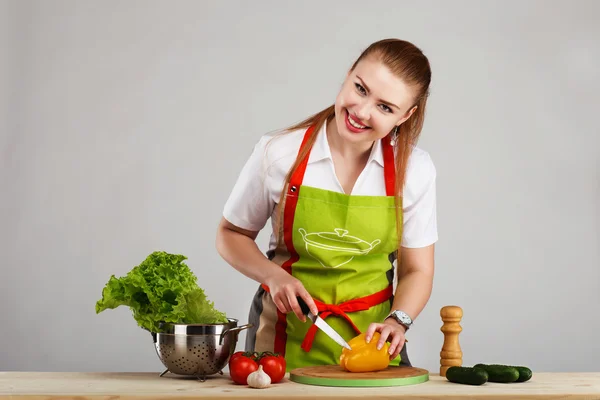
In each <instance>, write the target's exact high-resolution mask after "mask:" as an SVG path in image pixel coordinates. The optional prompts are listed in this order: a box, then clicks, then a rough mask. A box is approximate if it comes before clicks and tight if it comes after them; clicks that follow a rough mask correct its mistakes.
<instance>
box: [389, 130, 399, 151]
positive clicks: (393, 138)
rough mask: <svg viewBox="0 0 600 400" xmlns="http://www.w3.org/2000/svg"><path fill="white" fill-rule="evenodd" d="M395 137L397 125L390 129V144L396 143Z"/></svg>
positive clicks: (396, 137) (396, 135) (396, 136)
mask: <svg viewBox="0 0 600 400" xmlns="http://www.w3.org/2000/svg"><path fill="white" fill-rule="evenodd" d="M396 139H398V126H395V127H394V129H393V130H392V135H391V138H390V142H391V144H392V146H395V145H396Z"/></svg>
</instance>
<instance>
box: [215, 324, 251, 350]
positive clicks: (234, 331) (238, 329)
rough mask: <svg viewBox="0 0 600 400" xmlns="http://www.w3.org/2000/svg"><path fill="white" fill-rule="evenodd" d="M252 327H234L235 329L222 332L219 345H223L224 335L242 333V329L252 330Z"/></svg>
mask: <svg viewBox="0 0 600 400" xmlns="http://www.w3.org/2000/svg"><path fill="white" fill-rule="evenodd" d="M253 326H254V324H246V325H242V326H236V327H235V328H230V329H227V330H225V331H223V333H221V337H220V338H219V345H222V344H223V339H224V338H225V335H227V334H228V333H236V334H237V333H239V332H240V331H243V330H244V329H248V328H252V327H253Z"/></svg>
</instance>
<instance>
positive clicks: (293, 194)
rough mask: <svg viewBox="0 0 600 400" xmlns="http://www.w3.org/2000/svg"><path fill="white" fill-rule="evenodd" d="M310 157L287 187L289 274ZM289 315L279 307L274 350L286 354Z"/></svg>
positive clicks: (310, 130)
mask: <svg viewBox="0 0 600 400" xmlns="http://www.w3.org/2000/svg"><path fill="white" fill-rule="evenodd" d="M313 132H314V126H311V127H310V128H308V129H307V130H306V133H305V134H304V138H303V139H302V144H301V145H300V151H301V150H302V149H303V148H304V146H305V145H306V142H307V141H308V139H309V138H310V136H311V134H312V133H313ZM309 158H310V150H309V151H308V153H307V154H306V156H305V157H304V159H303V160H302V161H301V162H300V164H299V165H298V168H296V170H295V171H294V172H293V174H292V176H291V178H290V184H289V186H288V188H287V193H286V200H285V208H284V210H283V240H284V243H285V245H286V247H287V250H288V253H289V254H290V258H289V259H287V260H286V261H285V262H284V263H283V264H282V266H281V267H282V268H283V269H284V270H285V271H286V272H287V273H289V274H291V273H292V265H293V264H294V263H295V262H296V261H298V259H299V256H298V253H297V252H296V249H294V242H293V240H292V237H293V236H292V234H293V226H294V216H295V213H296V205H297V204H298V193H300V186H301V185H302V181H303V180H304V173H305V172H306V166H307V164H308V159H309ZM263 287H264V288H265V290H267V291H268V288H266V287H265V285H263ZM286 329H287V317H286V315H285V314H284V313H282V312H281V311H279V309H277V323H276V324H275V343H274V348H273V349H274V350H275V353H279V354H282V355H285V344H286V342H287V332H286Z"/></svg>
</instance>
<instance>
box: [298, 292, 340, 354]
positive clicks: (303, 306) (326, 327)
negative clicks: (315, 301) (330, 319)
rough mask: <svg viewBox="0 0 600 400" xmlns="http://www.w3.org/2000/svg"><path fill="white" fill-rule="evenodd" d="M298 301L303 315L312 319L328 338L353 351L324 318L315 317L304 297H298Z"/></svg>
mask: <svg viewBox="0 0 600 400" xmlns="http://www.w3.org/2000/svg"><path fill="white" fill-rule="evenodd" d="M296 299H297V300H298V304H299V305H300V308H301V309H302V314H304V315H306V316H307V317H308V319H310V320H311V321H312V322H313V324H315V325H316V326H317V328H319V329H320V330H322V331H323V332H324V333H325V334H326V335H327V336H329V337H330V338H331V339H333V341H334V342H336V343H337V344H339V345H340V346H342V347H345V348H347V349H348V350H352V347H350V345H349V344H348V343H346V341H345V340H344V338H343V337H341V336H340V334H339V333H337V332H336V331H335V330H334V329H333V328H332V327H331V326H329V324H328V323H327V322H325V320H324V319H323V318H321V317H319V316H318V315H314V314H313V313H311V312H310V309H309V308H308V305H307V304H306V302H305V301H304V299H303V298H302V297H300V296H298V297H296Z"/></svg>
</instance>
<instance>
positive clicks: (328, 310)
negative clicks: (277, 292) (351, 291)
mask: <svg viewBox="0 0 600 400" xmlns="http://www.w3.org/2000/svg"><path fill="white" fill-rule="evenodd" d="M392 294H393V288H392V285H390V286H388V287H387V288H385V289H383V290H381V291H379V292H377V293H374V294H371V295H369V296H365V297H361V298H358V299H353V300H349V301H346V302H344V303H341V304H338V305H334V304H324V303H322V302H320V301H318V300H316V299H314V300H315V304H316V305H317V308H318V310H319V317H321V318H323V319H325V318H327V317H329V316H330V315H337V316H340V317H342V318H344V319H345V320H346V321H348V323H349V324H350V325H352V328H353V329H354V331H355V332H356V333H357V334H360V333H361V332H360V329H358V327H357V326H356V325H355V324H354V322H352V320H351V319H350V317H349V316H348V315H347V314H346V313H347V312H355V311H364V310H368V309H369V308H371V307H373V306H376V305H377V304H381V303H383V302H384V301H387V300H388V299H389V298H390V297H392ZM316 333H317V326H316V325H314V324H313V325H311V327H310V328H308V332H306V336H305V337H304V341H303V342H302V349H303V350H304V351H310V349H311V347H312V343H313V340H314V339H315V335H316Z"/></svg>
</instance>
